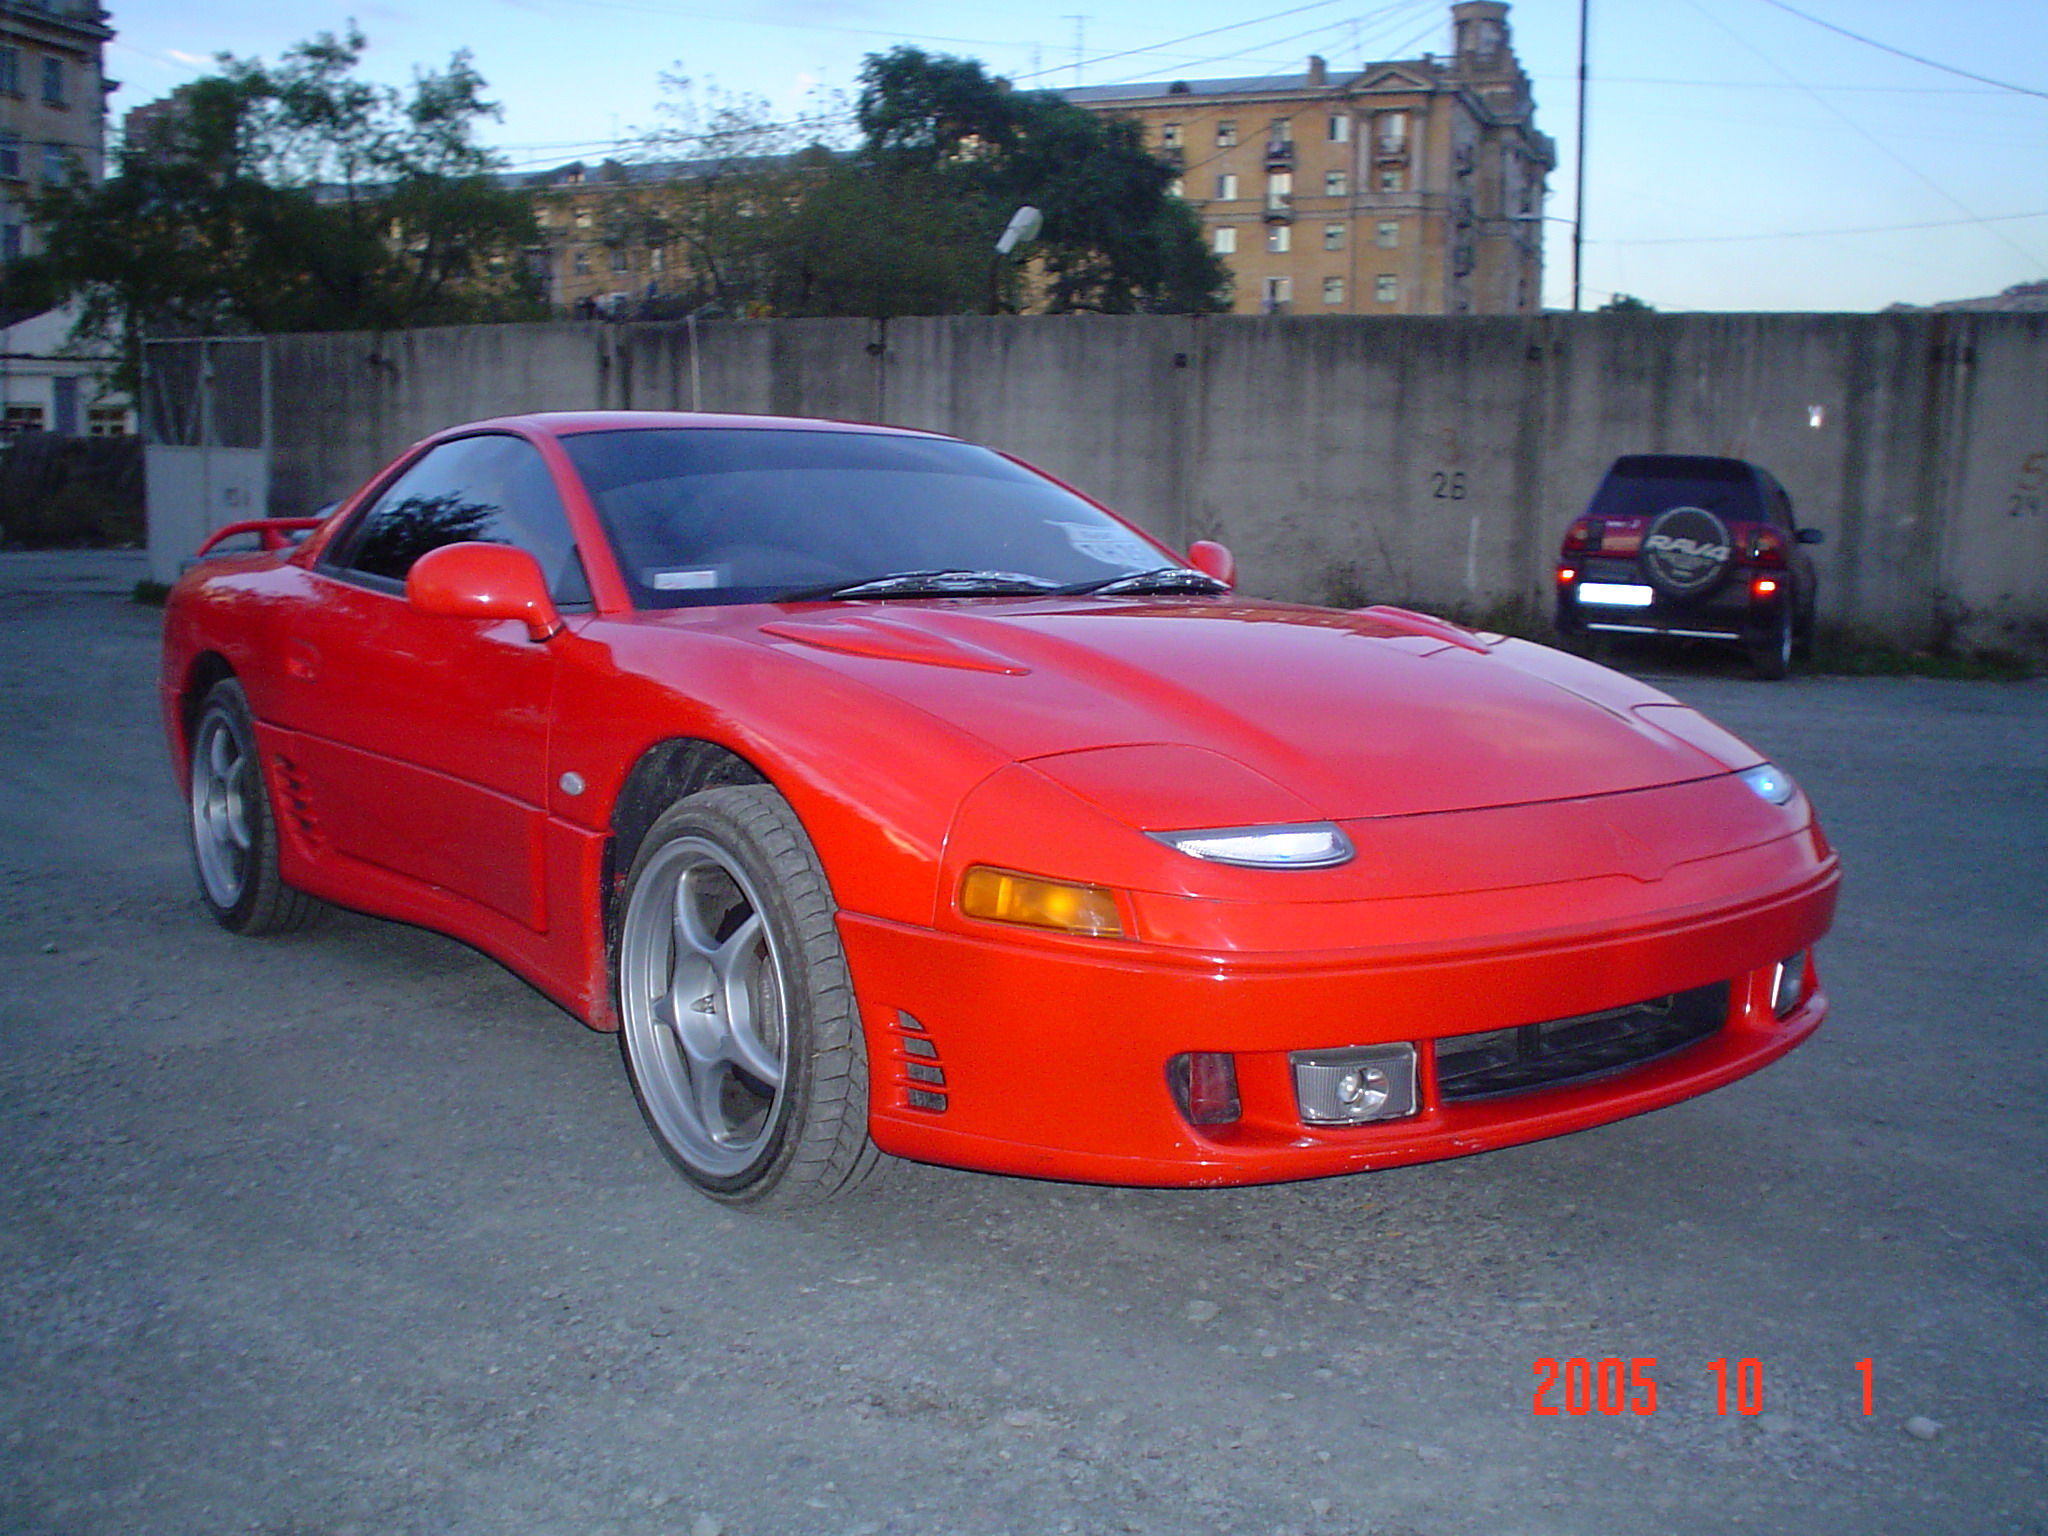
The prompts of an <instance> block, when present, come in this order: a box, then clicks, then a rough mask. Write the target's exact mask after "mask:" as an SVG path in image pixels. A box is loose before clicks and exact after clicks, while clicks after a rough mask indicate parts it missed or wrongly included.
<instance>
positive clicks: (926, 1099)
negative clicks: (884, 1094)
mask: <svg viewBox="0 0 2048 1536" xmlns="http://www.w3.org/2000/svg"><path fill="white" fill-rule="evenodd" d="M889 1042H890V1045H891V1046H892V1047H893V1049H891V1051H890V1053H889V1061H890V1065H891V1066H892V1067H893V1068H894V1069H895V1076H896V1087H897V1091H898V1092H899V1093H900V1094H902V1096H903V1097H902V1099H901V1100H900V1102H901V1103H902V1104H904V1105H905V1106H906V1107H908V1108H910V1109H921V1110H923V1111H925V1113H927V1114H932V1115H943V1114H944V1113H945V1112H946V1104H947V1099H946V1069H945V1068H944V1067H943V1066H941V1065H940V1064H939V1048H938V1046H937V1044H936V1043H934V1041H933V1040H932V1037H931V1031H929V1030H927V1029H926V1028H925V1027H924V1025H923V1024H922V1023H920V1022H919V1021H918V1020H917V1019H916V1017H914V1016H913V1015H911V1014H908V1013H905V1012H904V1011H903V1010H902V1009H900V1008H899V1009H897V1010H896V1017H895V1019H894V1020H893V1021H892V1027H891V1029H890V1032H889Z"/></svg>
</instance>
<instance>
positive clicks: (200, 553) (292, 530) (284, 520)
mask: <svg viewBox="0 0 2048 1536" xmlns="http://www.w3.org/2000/svg"><path fill="white" fill-rule="evenodd" d="M326 521H327V519H326V518H324V517H252V518H249V519H247V520H246V521H244V522H239V523H228V524H227V525H225V526H224V527H220V528H216V529H214V530H213V532H211V533H209V534H208V535H207V536H206V542H205V543H203V544H201V545H200V546H199V548H197V549H196V550H194V551H193V552H192V558H193V559H194V560H198V559H201V558H203V557H204V556H205V554H206V553H207V551H208V550H210V549H212V548H213V546H214V545H216V544H219V543H221V542H222V541H224V540H227V539H232V538H234V537H235V536H236V535H238V534H244V533H253V534H255V535H257V537H259V538H260V539H262V541H263V547H264V548H265V549H266V550H270V549H285V548H288V547H289V546H291V545H293V544H296V543H298V542H299V541H300V540H301V539H303V538H304V537H305V536H306V535H307V534H309V533H311V532H312V531H313V530H314V529H315V528H318V527H319V526H320V525H321V524H322V523H324V522H326ZM291 534H296V535H298V537H297V538H291V537H287V535H291Z"/></svg>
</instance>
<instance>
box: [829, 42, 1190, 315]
mask: <svg viewBox="0 0 2048 1536" xmlns="http://www.w3.org/2000/svg"><path fill="white" fill-rule="evenodd" d="M855 112H856V118H857V120H858V122H859V124H860V128H861V132H862V135H863V139H864V149H863V153H864V154H865V155H866V156H868V157H869V158H870V159H871V160H872V161H873V162H874V164H875V165H876V166H877V167H878V168H880V169H882V170H883V171H885V172H887V173H889V174H891V175H893V176H895V177H900V178H907V177H922V178H926V179H928V180H929V181H930V182H931V183H932V184H934V185H936V186H938V187H941V188H945V189H947V190H948V192H950V194H951V195H953V196H955V197H958V198H960V199H962V200H963V201H964V202H966V203H967V204H969V205H970V206H971V207H973V208H975V209H976V210H977V211H978V214H979V217H980V219H981V221H982V224H983V227H984V230H985V233H986V236H987V240H988V242H989V244H993V242H994V239H995V236H996V234H997V233H998V232H999V231H1000V230H1001V229H1002V227H1003V224H1004V222H1005V221H1006V220H1007V219H1008V218H1009V216H1010V214H1011V212H1012V211H1013V210H1015V209H1016V208H1017V207H1018V206H1020V205H1022V204H1025V203H1029V204H1031V205H1032V206H1034V207H1036V208H1038V209H1040V210H1041V211H1042V212H1043V213H1044V215H1045V226H1044V229H1043V230H1042V231H1041V233H1040V236H1039V239H1038V241H1037V242H1036V244H1035V246H1034V254H1035V256H1036V257H1037V261H1038V265H1039V268H1040V270H1041V272H1042V275H1043V282H1044V295H1043V302H1044V304H1045V307H1046V308H1047V309H1048V310H1051V311H1053V312H1055V313H1062V312H1069V311H1074V310H1095V311H1100V312H1103V313H1108V314H1129V313H1132V312H1135V311H1174V312H1188V311H1205V310H1218V309H1223V308H1226V307H1227V306H1228V300H1227V294H1228V291H1229V283H1230V278H1229V274H1228V272H1227V270H1226V269H1225V268H1224V266H1223V265H1222V263H1221V262H1220V261H1218V260H1217V258H1216V256H1215V255H1214V253H1213V252H1211V251H1210V250H1209V249H1208V247H1207V246H1206V245H1205V244H1204V242H1203V240H1202V237H1201V224H1200V221H1199V220H1198V219H1197V218H1196V216H1195V213H1194V211H1193V210H1192V209H1191V208H1189V207H1188V205H1187V204H1185V203H1183V202H1182V201H1181V200H1180V199H1179V198H1177V197H1175V196H1174V195H1173V193H1172V185H1173V181H1174V176H1175V172H1174V170H1173V168H1172V167H1171V166H1169V165H1168V164H1167V163H1166V162H1165V161H1163V160H1160V159H1158V158H1157V157H1156V156H1154V155H1152V154H1151V153H1150V152H1149V151H1147V150H1146V148H1145V143H1144V131H1143V129H1142V128H1141V127H1140V125H1139V124H1138V123H1136V122H1135V121H1132V120H1129V119H1104V118H1102V117H1099V116H1097V115H1096V114H1095V113H1093V112H1090V111H1088V110H1086V109H1085V108H1082V107H1077V106H1075V105H1074V104H1073V103H1072V102H1070V101H1068V100H1067V99H1066V98H1065V97H1063V96H1061V95H1060V94H1059V93H1058V92H1056V91H1017V90H1013V89H1012V88H1011V87H1010V85H1009V82H1007V81H1004V80H999V79H993V78H991V77H990V76H989V75H988V74H987V73H986V72H985V71H984V70H983V69H982V66H981V65H980V64H979V63H978V62H976V61H974V60H972V59H960V58H952V57H948V56H946V55H931V54H927V53H925V52H924V51H923V50H922V49H918V48H911V47H897V48H892V49H890V50H889V51H888V52H887V53H881V54H870V55H869V56H868V59H867V63H866V65H865V66H864V67H863V69H862V71H861V92H860V96H859V100H858V103H857V105H856V109H855Z"/></svg>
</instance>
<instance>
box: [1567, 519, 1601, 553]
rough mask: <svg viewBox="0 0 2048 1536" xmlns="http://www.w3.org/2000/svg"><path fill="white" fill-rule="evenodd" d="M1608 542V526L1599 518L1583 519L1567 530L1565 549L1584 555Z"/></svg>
mask: <svg viewBox="0 0 2048 1536" xmlns="http://www.w3.org/2000/svg"><path fill="white" fill-rule="evenodd" d="M1606 542H1607V525H1606V523H1604V522H1602V521H1601V520H1600V519H1599V518H1597V517H1582V518H1580V519H1579V520H1578V521H1577V522H1575V523H1573V524H1572V525H1571V527H1570V528H1568V529H1566V530H1565V535H1564V547H1565V548H1566V549H1567V550H1570V551H1574V552H1580V553H1583V552H1585V551H1588V550H1597V549H1598V548H1599V547H1600V546H1601V545H1602V544H1604V543H1606Z"/></svg>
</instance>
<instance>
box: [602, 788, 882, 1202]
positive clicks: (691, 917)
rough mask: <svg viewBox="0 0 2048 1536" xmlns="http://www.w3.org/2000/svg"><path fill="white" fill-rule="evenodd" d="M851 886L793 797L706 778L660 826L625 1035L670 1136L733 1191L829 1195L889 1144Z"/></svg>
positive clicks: (641, 1095)
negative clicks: (846, 915)
mask: <svg viewBox="0 0 2048 1536" xmlns="http://www.w3.org/2000/svg"><path fill="white" fill-rule="evenodd" d="M836 916H837V904H836V903H835V902H834V901H833V898H832V891H831V887H830V886H829V885H828V884H827V882H826V879H825V871H824V867H823V866H822V865H821V864H820V863H819V861H818V856H817V853H816V851H815V850H814V849H813V848H812V847H811V841H810V838H809V837H808V836H806V835H805V833H804V829H803V825H802V823H801V822H799V821H798V820H797V816H796V812H795V811H794V810H792V809H791V808H790V805H789V802H788V801H786V800H784V799H783V798H782V796H781V795H779V794H777V793H776V792H775V791H774V790H773V789H771V788H770V787H768V786H767V785H765V784H740V785H730V786H724V787H720V788H716V789H707V790H701V791H699V792H698V793H696V794H694V795H690V796H687V797H685V798H684V799H682V800H680V801H678V802H677V803H676V804H675V805H674V806H672V807H670V808H669V810H667V811H666V812H664V813H663V814H662V815H661V816H660V817H659V818H658V819H657V820H656V821H655V823H654V825H653V826H652V827H650V828H648V831H647V835H646V837H645V838H643V839H642V840H641V844H640V848H639V851H638V853H637V854H636V855H635V857H634V859H633V867H632V871H631V873H630V874H629V875H628V876H627V880H626V896H625V905H624V908H623V916H622V918H621V920H620V924H619V950H618V961H619V963H618V978H619V980H618V989H619V990H618V1002H619V1016H620V1029H619V1049H620V1053H621V1055H622V1056H623V1058H624V1060H625V1065H626V1075H627V1077H628V1079H629V1080H630V1081H631V1083H632V1085H633V1095H634V1097H635V1098H636V1099H637V1100H638V1101H639V1104H640V1112H641V1114H642V1116H643V1117H645V1119H646V1121H647V1126H648V1129H649V1130H651V1131H652V1132H653V1133H654V1139H655V1142H656V1143H657V1144H658V1145H659V1146H660V1147H661V1149H662V1151H663V1152H664V1153H665V1154H667V1156H668V1159H669V1161H670V1162H672V1163H674V1164H675V1166H676V1167H677V1169H678V1170H679V1171H680V1172H681V1173H682V1174H683V1176H684V1177H685V1178H687V1179H689V1180H690V1182H691V1183H693V1184H695V1185H696V1186H697V1187H698V1188H699V1189H701V1190H702V1191H703V1192H704V1193H705V1194H707V1195H709V1196H711V1197H712V1198H713V1199H714V1200H720V1201H724V1202H725V1203H727V1204H730V1205H745V1206H752V1207H757V1208H761V1207H775V1208H783V1209H786V1208H791V1207H797V1206H804V1205H815V1204H818V1203H821V1202H823V1201H826V1200H829V1199H832V1198H833V1197H835V1196H837V1195H840V1194H843V1193H845V1192H846V1191H848V1190H850V1189H852V1188H854V1187H855V1186H857V1185H859V1184H861V1183H862V1182H864V1181H865V1180H866V1179H867V1178H868V1177H869V1176H870V1174H872V1173H873V1171H874V1170H875V1167H876V1165H877V1164H878V1163H879V1162H880V1161H881V1160H882V1154H881V1153H880V1152H878V1151H877V1150H876V1149H875V1146H874V1143H873V1142H872V1141H870V1140H869V1139H868V1071H867V1049H866V1044H865V1042H864V1040H863V1039H862V1036H861V1029H860V1019H859V1015H858V1012H857V1010H856V1008H855V1005H854V999H853V985H852V981H851V979H850V977H849V976H848V974H847V968H846V955H845V952H844V951H843V950H842V949H841V948H840V945H839V934H838V929H837V926H836V924H835V918H836Z"/></svg>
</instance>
